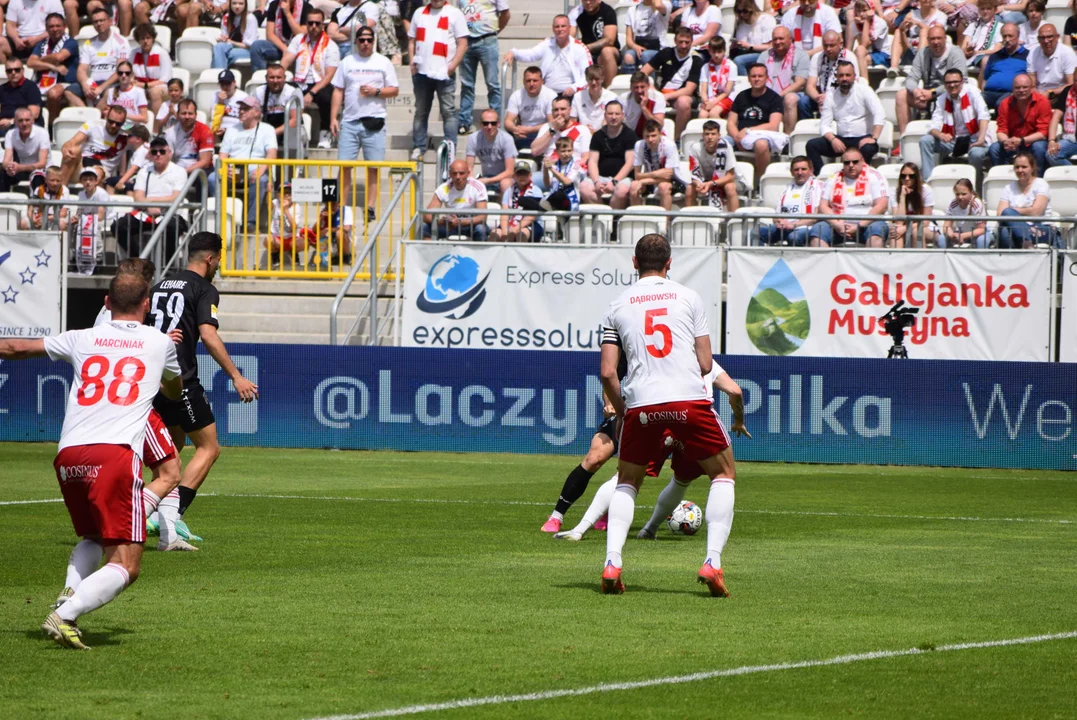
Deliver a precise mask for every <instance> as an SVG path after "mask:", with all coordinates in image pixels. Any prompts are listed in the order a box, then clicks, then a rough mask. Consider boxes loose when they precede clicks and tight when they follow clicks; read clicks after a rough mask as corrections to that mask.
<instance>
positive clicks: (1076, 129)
mask: <svg viewBox="0 0 1077 720" xmlns="http://www.w3.org/2000/svg"><path fill="white" fill-rule="evenodd" d="M1060 123H1061V130H1062V132H1061V135H1060V134H1059V124H1060ZM1047 137H1048V138H1051V140H1050V142H1048V143H1047V164H1048V165H1049V166H1050V167H1057V166H1058V165H1072V164H1073V162H1072V161H1071V160H1070V158H1071V157H1073V156H1074V155H1077V85H1070V89H1069V92H1067V93H1065V94H1064V95H1058V96H1056V97H1055V100H1054V102H1053V103H1052V112H1051V124H1050V125H1049V126H1048V129H1047ZM9 147H10V146H9Z"/></svg>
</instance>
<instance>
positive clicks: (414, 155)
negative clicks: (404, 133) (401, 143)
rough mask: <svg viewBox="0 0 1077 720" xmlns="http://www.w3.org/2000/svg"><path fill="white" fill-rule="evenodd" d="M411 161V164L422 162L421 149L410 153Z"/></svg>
mask: <svg viewBox="0 0 1077 720" xmlns="http://www.w3.org/2000/svg"><path fill="white" fill-rule="evenodd" d="M411 161H412V162H422V161H423V151H422V149H420V148H415V149H414V150H412V151H411Z"/></svg>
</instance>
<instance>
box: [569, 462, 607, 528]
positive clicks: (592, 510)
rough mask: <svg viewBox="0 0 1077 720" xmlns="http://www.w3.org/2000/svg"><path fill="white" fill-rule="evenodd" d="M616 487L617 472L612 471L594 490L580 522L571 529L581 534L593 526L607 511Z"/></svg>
mask: <svg viewBox="0 0 1077 720" xmlns="http://www.w3.org/2000/svg"><path fill="white" fill-rule="evenodd" d="M616 489H617V473H614V474H613V477H611V478H610V479H609V480H607V481H606V482H604V483H602V485H601V486H600V487H599V488H598V490H596V491H595V496H594V498H592V499H591V504H590V505H588V506H587V512H585V513H584V514H583V519H582V520H580V524H579V525H577V526H576V527H574V528H572V529H573V530H574V531H575V532H578V533H580V534H581V535H583V534H584V533H586V532H587V531H588V530H590V529H591V528H592V527H594V525H595V523H596V522H598V519H599V518H600V517H602V516H603V515H605V514H606V513H607V512H608V511H609V509H610V498H612V497H613V491H614V490H616Z"/></svg>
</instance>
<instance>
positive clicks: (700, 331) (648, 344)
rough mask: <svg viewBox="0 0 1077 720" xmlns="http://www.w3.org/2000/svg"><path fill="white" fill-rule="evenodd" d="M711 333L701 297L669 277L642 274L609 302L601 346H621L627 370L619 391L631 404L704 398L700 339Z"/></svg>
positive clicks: (628, 404) (704, 389) (627, 404)
mask: <svg viewBox="0 0 1077 720" xmlns="http://www.w3.org/2000/svg"><path fill="white" fill-rule="evenodd" d="M709 335H710V322H709V320H708V319H707V312H706V310H705V309H704V307H703V300H702V299H701V298H700V297H699V294H698V293H696V292H695V291H694V290H692V289H690V288H687V287H685V286H684V285H681V284H680V283H676V282H673V281H672V280H669V279H668V278H663V277H659V276H657V275H651V276H648V277H645V278H641V279H640V280H639V281H638V282H636V284H635V285H633V286H632V287H630V288H629V289H628V290H626V291H624V292H623V293H621V295H620V296H619V297H618V298H617V299H616V300H614V301H613V302H612V303H610V306H609V309H608V310H607V311H606V316H605V318H604V319H603V321H602V344H603V345H606V344H614V345H617V346H619V347H620V348H621V350H622V351H623V352H624V354H625V357H626V358H627V360H628V374H627V375H626V376H625V379H624V381H623V382H622V383H621V394H622V395H623V396H624V400H625V405H626V406H627V407H629V408H636V407H643V406H645V405H657V404H659V403H668V402H676V401H690V400H706V399H707V398H708V397H713V395H708V390H707V383H705V382H704V379H703V375H702V373H700V371H699V361H698V360H697V359H696V345H695V341H696V338H697V337H704V336H709Z"/></svg>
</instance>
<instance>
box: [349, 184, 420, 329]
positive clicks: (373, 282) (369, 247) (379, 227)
mask: <svg viewBox="0 0 1077 720" xmlns="http://www.w3.org/2000/svg"><path fill="white" fill-rule="evenodd" d="M418 178H419V176H418V174H417V173H416V172H414V171H410V172H408V174H407V175H405V176H404V178H403V179H402V180H401V182H400V185H398V186H397V188H396V192H394V193H393V196H392V197H391V198H390V199H389V205H388V206H387V207H386V209H385V211H384V212H383V213H382V216H381V217H380V218H378V222H377V224H376V225H375V226H374V230H373V231H371V232H370V234H369V237H370V239H369V240H368V241H367V243H366V245H365V246H364V247H363V250H362V252H360V253H357V254H356V255H355V256H354V258H353V260H352V269H351V272H349V273H348V277H346V278H345V279H344V282H343V283H342V284H341V286H340V290H339V291H338V292H337V295H336V297H335V298H333V307H332V309H331V310H330V311H329V344H330V345H336V344H337V314H338V313H339V312H340V304H341V303H342V302H344V298H345V296H347V294H348V290H349V289H350V288H351V286H352V283H353V282H355V276H356V275H358V274H359V270H360V268H362V266H363V261H364V260H366V259H367V258H368V257H369V256H370V254H371V252H372V251H373V249H374V248H375V247H376V246H377V243H378V236H379V235H380V234H381V232H382V231H383V230H384V229H385V225H386V223H388V222H389V219H390V218H391V217H392V214H393V208H395V207H396V206H397V205H398V204H399V203H400V200H401V199H402V198H403V197H404V191H405V190H407V188H408V184H409V183H415V182H416V181H417V180H418ZM420 192H421V188H420ZM379 280H380V277H379V274H378V268H377V267H372V268H371V272H370V287H369V290H368V292H367V303H366V304H369V306H370V327H371V338H372V340H373V342H371V344H372V345H376V344H377V326H378V321H377V317H378V302H377V294H378V282H379ZM372 297H373V298H374V301H373V302H370V298H372ZM366 309H367V308H366V305H364V306H363V307H362V308H361V309H360V312H359V313H358V314H359V316H362V314H363V311H365V310H366Z"/></svg>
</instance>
